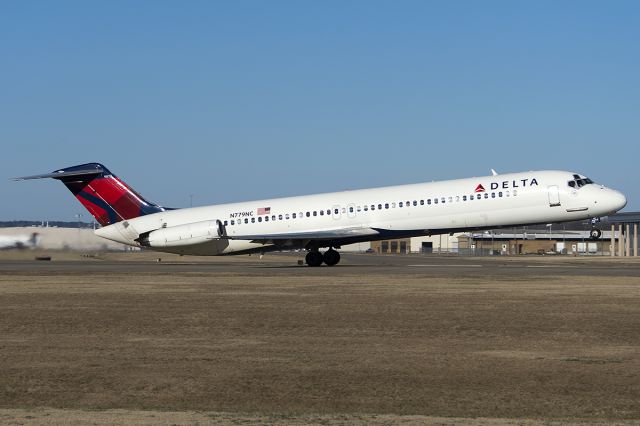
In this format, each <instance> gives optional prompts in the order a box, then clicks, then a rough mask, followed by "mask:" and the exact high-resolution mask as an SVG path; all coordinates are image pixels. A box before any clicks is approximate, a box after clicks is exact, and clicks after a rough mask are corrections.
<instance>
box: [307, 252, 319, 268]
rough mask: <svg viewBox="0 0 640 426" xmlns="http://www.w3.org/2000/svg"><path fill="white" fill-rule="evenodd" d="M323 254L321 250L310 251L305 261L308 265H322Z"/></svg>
mask: <svg viewBox="0 0 640 426" xmlns="http://www.w3.org/2000/svg"><path fill="white" fill-rule="evenodd" d="M322 261H323V256H322V253H320V252H319V251H310V252H309V253H307V255H306V256H305V262H306V263H307V265H308V266H320V265H322Z"/></svg>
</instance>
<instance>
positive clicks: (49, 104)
mask: <svg viewBox="0 0 640 426" xmlns="http://www.w3.org/2000/svg"><path fill="white" fill-rule="evenodd" d="M639 22H640V2H638V1H611V2H604V1H598V2H589V1H530V2H524V1H482V2H479V1H440V2H430V1H382V2H381V1H316V2H312V1H290V2H289V1H233V2H213V1H201V2H198V1H188V2H179V1H171V2H168V1H134V2H132V1H122V2H120V1H108V2H107V1H89V2H86V1H77V2H68V1H59V2H58V1H56V2H51V1H40V2H32V1H18V0H15V1H5V2H2V3H0V55H2V62H0V64H1V66H0V89H1V91H0V96H1V98H0V99H1V102H0V141H1V142H0V143H1V144H2V154H1V157H0V170H2V175H3V176H4V177H3V178H2V179H0V197H1V198H0V199H1V200H3V201H2V202H1V203H0V220H11V219H33V220H47V219H49V220H53V219H58V220H73V219H74V216H75V215H76V214H77V213H80V212H82V213H83V214H84V215H85V220H88V217H87V216H88V215H87V214H86V213H85V212H84V211H83V209H82V207H81V206H80V204H79V203H78V202H77V201H76V200H74V199H73V197H72V196H71V194H70V193H68V192H67V190H66V188H64V187H63V186H62V185H61V184H60V183H59V182H55V181H30V182H11V181H9V180H8V178H10V177H13V176H21V175H27V174H35V173H41V172H49V171H52V170H55V169H58V168H62V167H65V166H71V165H76V164H80V163H85V162H91V161H96V162H102V163H104V164H105V165H106V166H107V167H109V168H110V169H111V170H112V171H113V172H114V173H115V174H117V175H118V176H120V177H121V178H123V179H124V180H125V181H126V182H128V183H129V184H130V185H132V186H133V187H134V188H136V189H137V190H138V191H139V192H141V193H142V194H143V195H144V196H145V197H146V198H148V199H150V200H151V201H154V202H156V203H159V204H162V205H166V206H188V205H189V195H190V194H194V197H193V200H194V205H203V204H212V203H222V202H230V201H241V200H248V199H257V198H271V197H276V196H287V195H298V194H305V193H313V192H326V191H334V190H341V189H348V188H351V189H355V188H363V187H372V186H380V185H389V184H401V183H412V182H422V181H431V180H440V179H451V178H457V177H468V176H481V175H486V174H489V169H490V168H495V169H496V170H498V171H499V172H507V171H521V170H534V169H566V170H574V171H579V172H582V173H584V174H587V175H588V176H589V177H591V178H592V179H594V180H595V181H597V182H601V183H604V184H606V185H607V186H611V187H614V188H617V189H620V190H622V191H623V192H625V193H626V195H627V197H628V199H629V204H628V206H627V208H626V210H633V209H635V210H638V209H640V190H639V189H638V180H639V179H638V173H637V170H636V166H637V164H638V154H639V153H640V148H639V147H638V145H639V142H640V25H639V24H638V23H639Z"/></svg>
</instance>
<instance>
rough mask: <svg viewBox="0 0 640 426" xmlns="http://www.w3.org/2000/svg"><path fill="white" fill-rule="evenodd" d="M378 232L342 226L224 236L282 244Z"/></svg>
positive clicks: (375, 233)
mask: <svg viewBox="0 0 640 426" xmlns="http://www.w3.org/2000/svg"><path fill="white" fill-rule="evenodd" d="M379 234H380V233H379V232H378V231H376V230H375V229H372V228H343V229H331V230H328V231H310V232H293V233H284V234H263V235H248V234H247V235H242V234H241V235H237V234H236V235H225V236H224V238H228V239H230V240H251V241H252V242H256V243H262V244H279V245H280V244H283V243H289V244H291V243H293V242H299V243H307V242H310V241H337V240H343V239H347V240H348V239H353V238H361V237H369V236H375V235H379ZM287 245H288V244H287Z"/></svg>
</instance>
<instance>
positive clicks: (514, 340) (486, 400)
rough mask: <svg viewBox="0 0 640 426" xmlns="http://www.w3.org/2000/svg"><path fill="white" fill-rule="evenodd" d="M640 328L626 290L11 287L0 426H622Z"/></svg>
mask: <svg viewBox="0 0 640 426" xmlns="http://www.w3.org/2000/svg"><path fill="white" fill-rule="evenodd" d="M639 330H640V279H638V278H633V277H607V278H601V277H589V276H578V277H551V278H545V280H544V281H541V280H539V279H535V278H527V279H517V280H516V279H510V278H505V277H502V278H487V277H479V278H475V279H474V278H468V277H455V276H454V277H449V278H442V277H441V278H434V277H429V276H426V275H424V274H421V275H418V274H410V273H406V274H402V275H398V276H393V275H373V276H355V277H354V276H347V275H341V274H334V275H333V276H331V277H330V279H328V278H327V277H323V276H318V275H316V276H309V277H302V278H301V277H299V276H297V277H292V276H291V277H288V276H282V277H275V278H274V277H273V276H266V275H265V276H251V277H248V276H244V275H242V274H237V273H233V274H232V273H216V272H215V271H212V272H211V273H189V272H185V273H178V274H171V275H168V274H164V273H162V272H161V271H157V270H156V271H154V272H149V273H146V274H140V275H136V276H128V275H126V274H122V273H117V272H115V273H109V274H93V275H91V276H86V277H85V276H81V275H77V274H67V273H51V274H44V275H43V274H40V273H36V272H30V271H24V272H23V273H12V274H3V275H0V345H1V351H0V365H1V366H2V368H1V369H0V407H2V408H4V410H2V411H0V421H2V422H5V423H6V422H8V421H16V422H19V421H23V420H28V421H32V422H45V420H46V418H48V419H49V420H51V422H52V423H54V424H55V422H56V421H58V423H66V422H64V421H59V420H56V419H65V418H66V419H69V420H71V419H76V420H77V424H81V423H84V422H83V420H82V419H86V418H87V417H83V416H90V418H91V419H92V421H94V420H95V421H94V423H95V424H107V423H138V424H153V423H157V422H156V420H159V419H161V418H162V419H163V420H162V423H168V422H169V423H170V422H173V423H179V424H189V423H196V422H201V423H216V422H218V423H219V424H227V423H249V424H251V422H256V423H260V422H266V423H272V422H273V423H277V422H278V421H282V422H286V423H316V424H326V423H337V424H352V423H356V424H357V423H359V424H388V423H390V422H394V423H402V424H422V423H423V422H426V423H431V424H457V423H455V422H459V421H464V422H467V423H468V422H471V420H469V419H472V418H478V419H476V420H475V423H474V424H494V423H495V422H498V420H497V419H506V420H502V421H504V422H507V423H509V422H510V421H514V420H513V419H520V420H518V423H519V424H537V423H536V422H534V421H533V420H526V421H525V419H546V420H547V421H551V420H557V421H560V422H572V421H575V422H579V421H582V419H590V420H595V421H603V422H609V421H614V420H615V421H620V422H623V421H627V420H628V421H629V422H631V419H640V331H639ZM38 407H54V408H56V409H62V410H63V411H58V410H55V409H42V408H38ZM16 409H22V410H16ZM43 410H44V411H43ZM86 410H90V411H86ZM94 410H99V411H98V412H96V411H94ZM102 410H127V411H102ZM139 410H149V411H139ZM172 412H173V413H172ZM175 412H179V413H175ZM38 413H40V414H38ZM43 413H45V414H46V416H45V414H43ZM123 413H124V414H123ZM162 413H165V414H162ZM318 413H320V414H318ZM359 413H374V414H359ZM124 415H131V416H133V417H130V418H127V417H119V416H124ZM162 415H166V419H167V421H165V419H164V418H163V417H149V416H162ZM3 416H4V417H3ZM7 416H8V417H7ZM12 416H13V417H12ZM21 416H22V417H21ZM25 416H32V417H34V418H32V419H26V418H25ZM43 416H44V417H43ZM61 416H62V417H61ZM65 416H67V417H65ZM105 416H106V417H105ZM171 416H177V417H171ZM199 416H200V417H199ZM201 416H204V417H201ZM415 416H418V417H415ZM424 416H427V417H424ZM432 416H435V417H432ZM123 418H124V419H128V420H122V419H123ZM441 418H444V419H441ZM20 419H22V420H20ZM78 419H79V420H78ZM103 419H107V420H103ZM108 419H111V420H112V421H108ZM171 419H174V420H171ZM456 419H457V420H456ZM461 419H462V420H461ZM509 419H511V420H509ZM76 420H74V421H76ZM341 422H342V423H341ZM376 422H377V423H376ZM482 422H485V423H482ZM527 422H531V423H527ZM629 424H630V423H629Z"/></svg>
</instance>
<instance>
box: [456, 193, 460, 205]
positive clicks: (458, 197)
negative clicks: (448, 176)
mask: <svg viewBox="0 0 640 426" xmlns="http://www.w3.org/2000/svg"><path fill="white" fill-rule="evenodd" d="M459 202H460V196H459V195H456V203H459Z"/></svg>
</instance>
